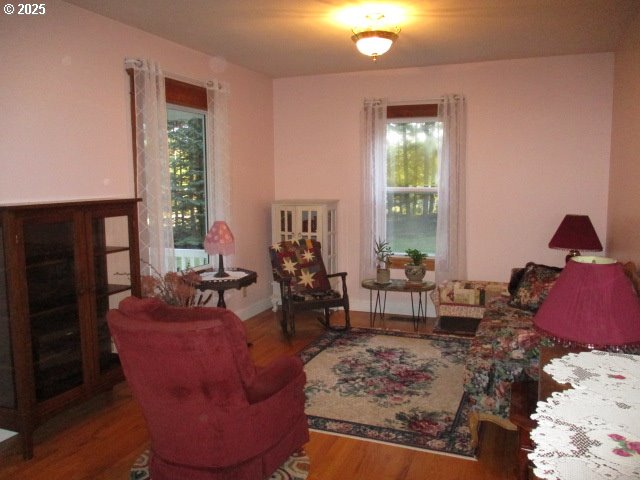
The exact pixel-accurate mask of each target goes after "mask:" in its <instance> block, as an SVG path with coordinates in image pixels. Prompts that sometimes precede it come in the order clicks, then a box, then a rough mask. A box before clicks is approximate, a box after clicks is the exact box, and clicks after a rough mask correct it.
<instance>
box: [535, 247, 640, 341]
mask: <svg viewBox="0 0 640 480" xmlns="http://www.w3.org/2000/svg"><path fill="white" fill-rule="evenodd" d="M592 262H596V263H592ZM533 323H534V325H535V326H536V328H538V330H540V331H541V332H542V333H543V334H545V335H548V336H551V337H553V338H555V339H557V340H560V341H561V342H564V343H568V344H571V345H579V346H587V347H590V348H596V347H600V348H604V347H613V346H622V345H632V344H640V300H639V299H638V296H637V295H636V293H635V290H634V288H633V285H632V284H631V280H629V278H628V277H627V276H626V275H625V273H624V270H623V267H622V265H621V264H620V263H617V262H616V261H615V260H613V259H610V258H603V257H573V258H572V259H571V260H570V261H569V262H567V265H566V266H565V268H564V270H563V271H562V273H561V274H560V276H559V277H558V280H556V283H555V284H554V286H553V287H552V288H551V290H550V292H549V295H548V296H547V298H546V299H545V300H544V302H543V303H542V306H541V307H540V310H538V313H537V314H536V315H535V317H534V318H533Z"/></svg>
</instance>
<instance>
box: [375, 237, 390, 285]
mask: <svg viewBox="0 0 640 480" xmlns="http://www.w3.org/2000/svg"><path fill="white" fill-rule="evenodd" d="M373 253H374V254H375V256H376V263H377V264H376V282H377V283H389V282H391V271H390V270H389V257H391V253H392V252H391V246H390V245H389V243H388V242H387V241H386V240H382V239H378V240H376V242H375V244H374V246H373Z"/></svg>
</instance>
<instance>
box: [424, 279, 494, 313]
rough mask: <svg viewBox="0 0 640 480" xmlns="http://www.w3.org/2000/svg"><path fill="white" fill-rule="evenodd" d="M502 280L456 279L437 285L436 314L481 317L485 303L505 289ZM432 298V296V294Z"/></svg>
mask: <svg viewBox="0 0 640 480" xmlns="http://www.w3.org/2000/svg"><path fill="white" fill-rule="evenodd" d="M505 287H506V284H505V283H502V282H482V281H468V280H456V281H451V282H444V283H443V284H442V285H440V286H439V287H438V289H437V290H438V293H437V296H438V298H437V300H438V301H437V303H436V302H434V305H436V312H437V314H438V316H450V317H469V318H482V317H483V315H484V311H485V305H486V304H487V303H489V301H490V300H492V299H493V298H495V297H499V296H501V295H502V294H503V292H504V291H505ZM432 298H433V296H432Z"/></svg>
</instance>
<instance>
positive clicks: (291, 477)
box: [129, 450, 310, 480]
mask: <svg viewBox="0 0 640 480" xmlns="http://www.w3.org/2000/svg"><path fill="white" fill-rule="evenodd" d="M149 454H150V453H149V450H145V451H144V452H142V453H141V454H140V456H139V457H138V459H137V460H136V461H135V463H134V464H133V466H132V467H131V472H130V473H129V480H153V479H152V478H151V477H150V476H149ZM309 463H310V462H309V457H308V456H307V454H306V453H305V451H304V450H300V451H299V452H296V453H294V454H292V455H291V456H290V457H289V458H288V460H287V461H286V462H284V463H283V464H282V465H280V468H278V470H276V471H275V472H273V474H272V475H271V476H270V477H269V479H268V480H305V479H306V478H307V476H308V475H309Z"/></svg>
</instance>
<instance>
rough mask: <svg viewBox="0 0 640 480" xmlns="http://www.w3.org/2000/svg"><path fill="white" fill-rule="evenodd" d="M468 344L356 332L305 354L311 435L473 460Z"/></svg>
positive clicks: (325, 339)
mask: <svg viewBox="0 0 640 480" xmlns="http://www.w3.org/2000/svg"><path fill="white" fill-rule="evenodd" d="M468 349H469V340H468V339H465V338H452V337H447V338H444V337H437V336H426V335H420V334H413V333H405V332H391V331H381V330H370V329H360V328H353V329H351V330H349V331H348V332H326V333H325V334H324V335H323V336H322V337H320V338H319V339H318V340H317V341H315V342H314V343H313V344H311V345H310V346H308V347H307V348H306V349H305V350H303V351H302V352H301V353H300V356H301V358H302V360H303V362H305V372H306V374H307V385H306V388H305V393H306V397H307V401H306V407H305V411H306V413H307V416H308V417H309V426H310V428H311V429H312V430H317V431H321V432H326V433H332V434H337V435H347V436H353V437H358V438H361V439H365V440H372V441H379V442H384V443H389V444H393V445H398V446H402V447H408V448H414V449H419V450H426V451H432V452H437V453H444V454H451V455H459V456H462V457H467V458H469V457H471V458H473V456H474V450H473V449H472V448H471V435H470V433H469V422H468V415H469V407H468V402H467V399H466V396H465V395H464V391H463V386H462V382H463V374H464V373H463V372H464V359H465V356H466V354H467V350H468Z"/></svg>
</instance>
